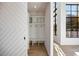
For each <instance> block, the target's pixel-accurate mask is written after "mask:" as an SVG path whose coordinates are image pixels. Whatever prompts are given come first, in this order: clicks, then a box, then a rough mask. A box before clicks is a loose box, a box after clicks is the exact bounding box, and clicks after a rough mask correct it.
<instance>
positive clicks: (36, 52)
mask: <svg viewBox="0 0 79 59" xmlns="http://www.w3.org/2000/svg"><path fill="white" fill-rule="evenodd" d="M28 55H29V56H47V55H48V54H47V51H46V48H45V46H44V44H39V45H38V44H37V43H35V44H34V45H32V46H30V49H29V51H28Z"/></svg>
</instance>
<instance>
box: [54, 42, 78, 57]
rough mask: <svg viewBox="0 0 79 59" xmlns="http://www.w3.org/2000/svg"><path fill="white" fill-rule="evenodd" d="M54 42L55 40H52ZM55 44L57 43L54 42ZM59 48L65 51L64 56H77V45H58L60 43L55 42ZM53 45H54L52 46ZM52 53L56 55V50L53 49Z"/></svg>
mask: <svg viewBox="0 0 79 59" xmlns="http://www.w3.org/2000/svg"><path fill="white" fill-rule="evenodd" d="M54 43H56V42H54ZM56 44H57V43H56ZM57 45H58V46H59V47H60V48H61V49H62V51H63V52H64V53H65V56H79V45H60V44H57ZM54 47H55V46H54ZM53 51H54V53H53V55H54V56H57V52H56V50H55V49H54V50H53ZM76 52H77V53H78V54H77V53H76Z"/></svg>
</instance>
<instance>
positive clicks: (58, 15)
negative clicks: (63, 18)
mask: <svg viewBox="0 0 79 59" xmlns="http://www.w3.org/2000/svg"><path fill="white" fill-rule="evenodd" d="M60 5H61V3H56V7H57V10H56V13H57V16H56V24H57V35H56V36H54V40H55V41H56V42H58V43H60V41H61V40H60V39H61V25H60V24H61V22H60V15H61V8H60ZM53 22H54V21H53Z"/></svg>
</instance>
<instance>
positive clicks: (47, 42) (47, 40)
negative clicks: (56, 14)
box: [45, 4, 50, 55]
mask: <svg viewBox="0 0 79 59" xmlns="http://www.w3.org/2000/svg"><path fill="white" fill-rule="evenodd" d="M45 46H46V49H47V52H48V54H49V55H50V4H48V6H47V8H46V13H45Z"/></svg>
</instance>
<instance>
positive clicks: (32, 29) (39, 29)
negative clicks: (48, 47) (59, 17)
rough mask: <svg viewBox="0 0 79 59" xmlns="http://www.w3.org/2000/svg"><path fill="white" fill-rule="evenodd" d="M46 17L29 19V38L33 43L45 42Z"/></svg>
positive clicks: (31, 17)
mask: <svg viewBox="0 0 79 59" xmlns="http://www.w3.org/2000/svg"><path fill="white" fill-rule="evenodd" d="M44 31H45V17H44V16H30V17H29V38H30V40H31V41H32V42H36V41H44Z"/></svg>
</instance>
